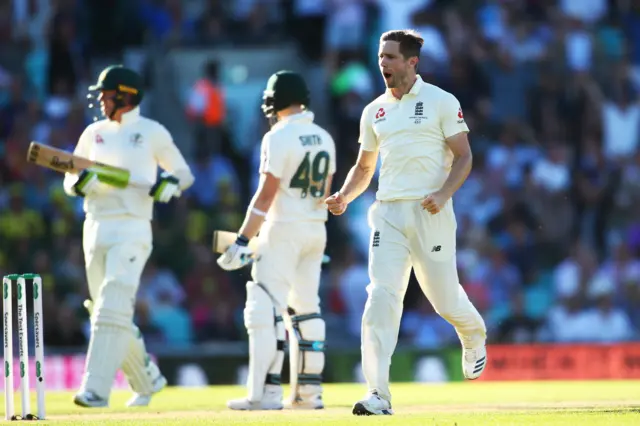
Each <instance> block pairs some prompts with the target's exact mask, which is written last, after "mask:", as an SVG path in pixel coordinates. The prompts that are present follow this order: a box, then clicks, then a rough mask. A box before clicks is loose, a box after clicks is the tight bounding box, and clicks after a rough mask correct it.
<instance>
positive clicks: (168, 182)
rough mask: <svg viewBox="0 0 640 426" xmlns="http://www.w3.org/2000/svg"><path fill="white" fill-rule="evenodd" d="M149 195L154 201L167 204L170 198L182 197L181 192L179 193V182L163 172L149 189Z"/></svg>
mask: <svg viewBox="0 0 640 426" xmlns="http://www.w3.org/2000/svg"><path fill="white" fill-rule="evenodd" d="M149 195H150V196H152V197H153V199H154V200H155V201H158V202H160V203H168V202H169V201H171V199H172V198H174V197H176V198H177V197H179V196H180V195H182V191H180V181H178V178H176V177H175V176H172V175H170V174H169V173H166V172H163V173H162V174H161V175H160V179H158V181H157V182H156V183H155V184H154V185H153V186H152V187H151V190H150V191H149Z"/></svg>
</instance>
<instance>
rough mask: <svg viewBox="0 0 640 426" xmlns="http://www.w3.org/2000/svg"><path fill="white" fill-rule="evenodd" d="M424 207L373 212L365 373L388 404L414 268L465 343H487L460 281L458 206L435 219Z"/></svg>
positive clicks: (385, 206) (380, 204) (403, 204)
mask: <svg viewBox="0 0 640 426" xmlns="http://www.w3.org/2000/svg"><path fill="white" fill-rule="evenodd" d="M420 202H421V200H402V201H389V202H385V201H376V202H375V203H374V204H373V206H372V207H371V208H370V210H369V226H370V227H371V241H370V247H369V279H370V280H371V282H370V284H369V285H368V286H367V293H368V297H367V302H366V304H365V309H364V314H363V317H362V347H361V350H362V368H363V373H364V376H365V379H366V381H367V385H368V386H369V390H370V391H374V390H375V391H377V392H378V394H379V395H380V396H382V397H384V398H385V399H387V400H389V401H391V392H390V390H389V366H390V364H391V356H392V355H393V352H394V350H395V347H396V344H397V342H398V332H399V329H400V320H401V318H402V309H403V300H404V296H405V293H406V291H407V286H408V284H409V277H410V275H411V267H413V269H414V272H415V275H416V278H417V280H418V283H419V284H420V288H421V289H422V291H423V292H424V294H425V296H426V297H427V298H428V299H429V301H430V302H431V304H432V305H433V307H434V309H435V311H436V312H438V314H440V316H442V317H443V318H444V319H445V320H447V321H448V322H449V323H450V324H452V325H453V326H454V327H455V329H456V332H457V333H458V336H459V337H460V339H461V341H464V342H465V343H466V344H470V345H472V346H473V345H476V344H482V343H483V342H484V340H485V339H486V328H485V324H484V321H483V319H482V317H481V316H480V314H479V313H478V311H477V310H476V308H475V307H474V306H473V304H472V303H471V302H470V301H469V298H468V297H467V294H466V293H465V291H464V289H463V288H462V286H461V285H460V282H459V280H458V271H457V267H456V228H457V225H456V219H455V215H454V213H453V203H452V201H451V200H449V201H448V202H447V204H446V205H445V207H444V208H443V210H442V211H441V212H440V213H438V214H435V215H432V214H431V213H429V212H427V211H426V210H423V208H422V206H421V205H420ZM466 344H465V345H466Z"/></svg>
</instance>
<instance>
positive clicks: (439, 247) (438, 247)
mask: <svg viewBox="0 0 640 426" xmlns="http://www.w3.org/2000/svg"><path fill="white" fill-rule="evenodd" d="M440 249H442V246H433V248H432V249H431V253H433V252H437V251H440Z"/></svg>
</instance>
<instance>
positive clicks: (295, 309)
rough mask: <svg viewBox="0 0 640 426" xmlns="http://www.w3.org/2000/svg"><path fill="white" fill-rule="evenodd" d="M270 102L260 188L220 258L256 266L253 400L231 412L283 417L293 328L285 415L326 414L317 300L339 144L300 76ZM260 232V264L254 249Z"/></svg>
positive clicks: (272, 87)
mask: <svg viewBox="0 0 640 426" xmlns="http://www.w3.org/2000/svg"><path fill="white" fill-rule="evenodd" d="M263 100H264V102H263V105H262V110H263V112H264V114H265V115H266V116H267V117H268V118H269V119H270V121H271V122H272V127H271V130H270V131H269V132H267V133H266V134H265V136H264V138H263V140H262V151H261V165H260V183H259V185H258V189H257V190H256V193H255V195H254V197H253V199H252V201H251V203H250V205H249V207H248V209H247V214H246V217H245V220H244V223H243V225H242V227H241V228H240V230H239V232H238V238H237V240H236V242H235V243H234V244H232V245H231V246H230V247H229V248H228V249H227V250H226V252H225V253H224V254H222V255H221V256H220V257H219V258H218V264H219V265H220V267H221V268H223V269H225V270H234V269H238V268H241V267H243V266H245V265H246V264H247V263H249V261H250V260H251V258H252V257H253V258H254V259H255V261H254V262H253V267H252V271H251V276H252V279H253V281H249V282H248V283H247V301H246V307H245V310H244V322H245V326H246V328H247V333H248V335H249V377H248V380H247V388H248V389H247V390H248V396H247V397H246V398H244V399H238V400H232V401H229V402H228V404H227V405H228V407H229V408H231V409H233V410H278V409H282V408H283V406H284V405H283V403H282V387H281V384H280V374H281V372H282V365H283V362H284V346H285V327H286V328H287V329H288V331H289V336H290V339H289V340H290V342H289V358H290V360H291V363H290V364H291V374H290V375H291V388H292V389H291V395H290V397H289V399H288V401H287V406H288V407H290V408H302V409H305V408H309V409H318V408H323V407H324V405H323V402H322V386H321V381H322V376H321V374H322V371H323V369H324V353H323V351H324V340H325V323H324V320H323V319H322V317H321V316H320V299H319V296H318V289H319V286H320V272H321V263H322V258H323V255H324V250H325V245H326V240H327V235H326V229H325V222H326V221H327V219H328V214H327V209H326V206H325V205H324V203H323V200H324V199H325V198H326V197H327V196H328V195H329V194H330V188H331V181H332V178H333V174H334V173H335V167H336V166H335V164H336V158H335V144H334V142H333V139H332V138H331V136H330V135H329V133H327V132H326V131H325V130H324V129H322V128H321V127H320V126H318V125H317V124H315V123H314V122H313V118H314V115H313V113H312V112H311V111H307V107H308V105H309V91H308V89H307V85H306V83H305V82H304V80H303V79H302V77H301V76H300V75H298V74H296V73H293V72H290V71H280V72H277V73H276V74H274V75H272V76H271V77H270V78H269V81H268V82H267V87H266V90H265V91H264V96H263ZM263 222H264V225H263ZM259 231H260V235H259V236H258V245H257V248H256V253H255V256H253V253H251V250H250V249H249V248H248V246H247V244H248V242H249V240H251V239H252V238H254V237H255V236H256V235H257V234H258V232H259ZM287 306H288V307H289V309H288V310H287ZM285 310H287V312H285ZM283 314H286V318H287V321H286V324H283V319H282V317H283ZM289 320H290V321H289Z"/></svg>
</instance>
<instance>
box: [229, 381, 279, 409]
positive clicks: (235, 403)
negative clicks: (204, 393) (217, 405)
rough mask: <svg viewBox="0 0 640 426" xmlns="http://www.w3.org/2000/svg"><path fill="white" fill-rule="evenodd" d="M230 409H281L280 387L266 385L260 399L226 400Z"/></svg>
mask: <svg viewBox="0 0 640 426" xmlns="http://www.w3.org/2000/svg"><path fill="white" fill-rule="evenodd" d="M227 407H229V408H230V409H232V410H282V408H283V405H282V387H281V386H276V385H266V386H265V387H264V394H263V395H262V400H261V401H249V400H248V399H247V398H241V399H232V400H231V401H227Z"/></svg>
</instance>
